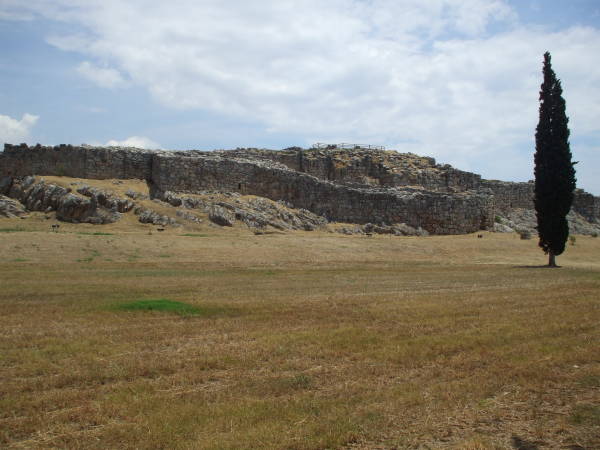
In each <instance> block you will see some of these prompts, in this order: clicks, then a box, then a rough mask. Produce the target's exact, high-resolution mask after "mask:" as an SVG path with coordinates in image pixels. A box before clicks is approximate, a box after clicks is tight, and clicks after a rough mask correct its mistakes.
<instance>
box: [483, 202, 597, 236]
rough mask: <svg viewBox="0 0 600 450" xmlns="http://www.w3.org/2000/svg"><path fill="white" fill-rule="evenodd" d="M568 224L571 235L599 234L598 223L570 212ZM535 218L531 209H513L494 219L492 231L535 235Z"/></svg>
mask: <svg viewBox="0 0 600 450" xmlns="http://www.w3.org/2000/svg"><path fill="white" fill-rule="evenodd" d="M567 221H568V223H569V232H570V233H571V234H581V235H588V236H597V235H599V234H600V223H596V222H590V221H588V220H587V219H586V218H585V217H583V216H582V215H581V214H579V213H577V212H575V211H571V212H569V214H568V215H567ZM536 227H537V218H536V215H535V211H534V210H532V209H523V208H515V209H513V210H510V211H508V212H507V213H506V215H503V216H497V217H496V223H495V224H494V231H496V232H500V233H512V232H520V231H529V232H530V233H531V234H533V235H535V234H537V229H536Z"/></svg>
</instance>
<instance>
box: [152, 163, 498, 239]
mask: <svg viewBox="0 0 600 450" xmlns="http://www.w3.org/2000/svg"><path fill="white" fill-rule="evenodd" d="M152 172H153V178H152V181H153V187H154V188H155V189H158V190H159V191H175V192H188V193H193V192H198V191H200V190H224V191H232V192H241V193H244V194H252V195H258V196H262V197H266V198H270V199H273V200H284V201H286V202H289V203H291V204H293V205H294V206H295V207H297V208H305V209H308V210H310V211H312V212H314V213H316V214H319V215H322V216H324V217H326V218H327V219H329V220H333V221H338V222H351V223H368V222H372V223H387V224H390V223H406V224H407V225H410V226H412V227H415V228H418V227H422V228H423V229H425V230H427V231H428V232H429V233H433V234H458V233H469V232H473V231H477V230H480V229H482V228H490V227H491V226H493V217H494V215H493V199H492V197H491V196H489V195H483V194H477V193H473V192H464V193H461V194H456V195H448V194H446V193H440V192H428V191H423V190H405V191H401V190H397V189H373V188H370V189H365V188H355V187H349V186H344V185H340V184H336V183H333V182H330V181H327V180H321V179H318V178H317V177H314V176H312V175H308V174H306V173H301V172H297V171H294V170H291V169H288V168H287V167H285V166H273V165H270V164H267V163H265V162H263V161H255V160H234V159H222V158H220V157H219V156H217V155H211V154H206V155H200V154H196V156H195V157H189V158H185V157H180V156H178V155H176V154H171V155H166V154H162V155H156V156H155V158H154V163H153V166H152Z"/></svg>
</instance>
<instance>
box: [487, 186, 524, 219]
mask: <svg viewBox="0 0 600 450" xmlns="http://www.w3.org/2000/svg"><path fill="white" fill-rule="evenodd" d="M533 187H534V185H533V183H510V182H506V181H497V180H483V181H482V183H481V188H482V189H489V190H491V192H492V194H493V195H494V205H495V208H496V209H497V211H498V212H499V213H503V214H506V213H507V212H508V211H510V210H512V209H515V208H522V209H533Z"/></svg>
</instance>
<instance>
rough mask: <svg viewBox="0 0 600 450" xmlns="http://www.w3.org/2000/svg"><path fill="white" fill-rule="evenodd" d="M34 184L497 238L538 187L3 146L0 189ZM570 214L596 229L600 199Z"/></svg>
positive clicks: (342, 163) (314, 155)
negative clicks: (73, 184) (246, 198)
mask: <svg viewBox="0 0 600 450" xmlns="http://www.w3.org/2000/svg"><path fill="white" fill-rule="evenodd" d="M29 175H46V176H68V177H76V178H87V179H142V180H146V182H147V183H148V185H149V186H150V192H151V195H152V196H153V197H155V198H158V199H162V200H165V199H166V200H167V201H168V199H169V198H171V199H173V198H177V197H178V196H181V195H184V194H198V193H202V192H206V191H216V192H227V193H239V194H241V195H255V196H259V197H265V198H267V199H271V200H274V201H282V202H285V204H286V205H289V206H290V207H292V208H302V209H305V210H308V211H310V212H311V213H313V214H315V215H317V216H321V217H323V218H324V219H326V221H328V222H344V223H354V224H367V223H368V224H375V225H380V226H385V225H387V226H389V225H393V224H405V225H407V226H409V227H412V228H414V229H423V230H426V231H427V232H428V233H431V234H463V233H470V232H475V231H478V230H493V229H494V227H496V228H497V227H498V217H507V216H510V214H512V213H514V212H515V211H523V210H525V211H529V210H532V209H533V200H532V199H533V183H513V182H503V181H496V180H485V179H482V178H481V176H480V175H477V174H474V173H470V172H465V171H461V170H458V169H455V168H453V167H451V166H449V165H440V164H437V163H436V161H435V160H434V159H433V158H428V157H421V156H417V155H414V154H410V153H398V152H395V151H391V150H378V149H364V148H353V149H340V148H311V149H302V148H299V147H293V148H288V149H285V150H263V149H236V150H218V151H199V150H188V151H154V150H141V149H133V148H118V147H91V146H71V145H59V146H55V147H46V146H41V145H36V146H31V147H30V146H27V145H25V144H21V145H9V144H6V145H5V147H4V152H3V153H0V176H1V177H3V178H4V179H5V181H3V185H4V186H8V185H9V181H6V180H12V179H18V178H19V177H24V176H29ZM5 191H6V192H0V194H7V192H8V191H9V190H7V189H6V188H5ZM175 201H176V202H178V203H179V202H181V200H180V199H179V200H175ZM572 211H573V214H575V215H576V216H577V219H578V220H583V221H587V222H588V223H589V224H590V225H591V226H592V228H594V227H600V197H595V196H593V195H591V194H589V193H587V192H585V191H582V190H577V192H576V194H575V201H574V204H573V208H572ZM599 229H600V228H599Z"/></svg>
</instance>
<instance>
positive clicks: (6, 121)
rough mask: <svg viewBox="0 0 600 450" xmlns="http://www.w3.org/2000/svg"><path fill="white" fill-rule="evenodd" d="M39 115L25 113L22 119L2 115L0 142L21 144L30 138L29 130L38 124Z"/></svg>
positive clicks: (0, 118)
mask: <svg viewBox="0 0 600 450" xmlns="http://www.w3.org/2000/svg"><path fill="white" fill-rule="evenodd" d="M38 119H39V117H38V116H34V115H32V114H27V113H25V114H23V117H22V118H21V120H17V119H13V118H12V117H10V116H3V115H0V142H4V143H7V144H20V143H22V142H26V141H27V140H28V139H29V132H30V130H31V128H32V127H33V126H34V125H35V124H36V122H37V121H38Z"/></svg>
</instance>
